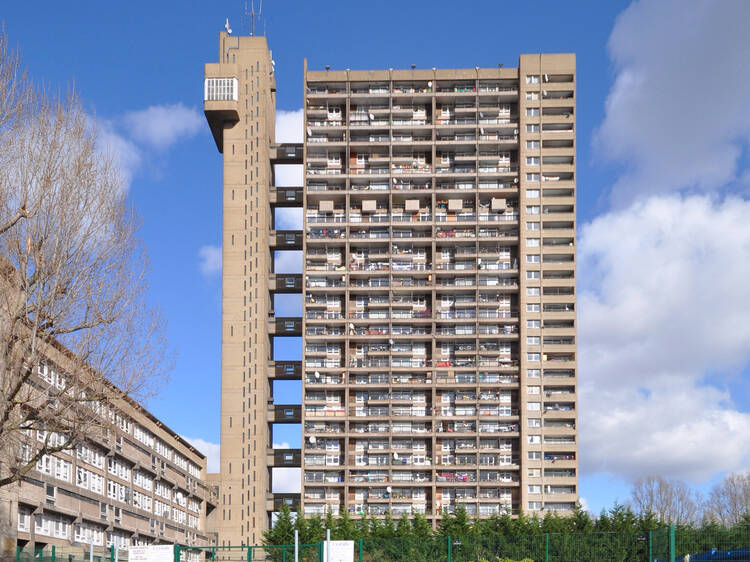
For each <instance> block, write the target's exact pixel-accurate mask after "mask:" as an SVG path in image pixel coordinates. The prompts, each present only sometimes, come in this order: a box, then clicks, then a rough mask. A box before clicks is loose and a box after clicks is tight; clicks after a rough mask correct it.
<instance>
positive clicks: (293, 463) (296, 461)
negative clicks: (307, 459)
mask: <svg viewBox="0 0 750 562" xmlns="http://www.w3.org/2000/svg"><path fill="white" fill-rule="evenodd" d="M267 456H268V459H267V464H268V467H269V468H270V467H276V468H279V467H281V468H296V467H299V466H301V464H300V463H301V460H302V455H301V452H300V450H299V449H269V450H268V453H267Z"/></svg>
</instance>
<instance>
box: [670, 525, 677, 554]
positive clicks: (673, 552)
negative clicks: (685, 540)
mask: <svg viewBox="0 0 750 562" xmlns="http://www.w3.org/2000/svg"><path fill="white" fill-rule="evenodd" d="M675 554H676V553H675V540H674V525H670V526H669V562H675V560H674V559H675Z"/></svg>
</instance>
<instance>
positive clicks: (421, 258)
mask: <svg viewBox="0 0 750 562" xmlns="http://www.w3.org/2000/svg"><path fill="white" fill-rule="evenodd" d="M304 84H305V122H306V123H305V127H306V135H305V154H304V170H305V180H304V181H305V191H304V230H305V243H304V266H303V267H304V270H303V274H304V279H305V289H304V290H305V298H304V304H303V334H304V335H303V345H304V351H303V366H304V367H303V413H302V423H303V457H302V473H303V483H302V500H301V501H302V506H303V513H304V514H305V515H311V514H321V515H322V514H324V513H326V512H327V511H332V512H333V513H338V512H340V511H341V510H343V509H346V510H348V511H349V513H350V514H351V515H352V516H355V517H356V516H359V515H361V514H367V515H384V514H385V513H386V512H388V511H390V512H391V513H392V514H393V515H394V516H400V515H401V514H404V513H406V514H414V513H423V514H426V515H427V516H428V517H430V518H433V519H436V518H437V517H439V514H441V513H445V512H446V511H447V512H454V511H455V509H456V508H457V507H458V506H461V505H463V506H464V507H465V508H466V510H467V512H468V513H469V514H471V515H478V516H480V517H481V516H489V515H492V514H495V513H505V512H507V513H518V512H519V511H520V510H523V511H524V512H527V513H528V512H532V513H533V512H538V511H540V510H553V511H557V512H565V511H570V510H572V509H573V508H574V507H575V504H576V501H577V499H578V495H577V460H576V452H577V443H576V342H575V338H576V316H575V300H576V297H575V286H576V265H575V264H576V258H575V251H576V249H575V237H576V231H575V90H576V88H575V56H574V55H570V54H545V55H521V57H520V61H519V67H518V68H478V67H477V68H473V69H456V70H443V69H439V70H438V69H434V68H433V69H432V70H372V71H350V70H346V71H331V70H325V71H310V70H307V68H306V69H305V80H304Z"/></svg>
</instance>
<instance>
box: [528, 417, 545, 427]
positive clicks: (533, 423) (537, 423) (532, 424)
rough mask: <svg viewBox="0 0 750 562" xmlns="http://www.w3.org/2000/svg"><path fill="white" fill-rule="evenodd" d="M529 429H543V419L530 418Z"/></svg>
mask: <svg viewBox="0 0 750 562" xmlns="http://www.w3.org/2000/svg"><path fill="white" fill-rule="evenodd" d="M527 425H528V427H542V419H541V418H529V419H528V420H527Z"/></svg>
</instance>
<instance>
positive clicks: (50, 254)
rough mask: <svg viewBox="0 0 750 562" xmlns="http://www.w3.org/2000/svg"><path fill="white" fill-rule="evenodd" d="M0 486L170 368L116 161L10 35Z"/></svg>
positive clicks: (1, 252) (3, 75)
mask: <svg viewBox="0 0 750 562" xmlns="http://www.w3.org/2000/svg"><path fill="white" fill-rule="evenodd" d="M0 80H1V82H0V489H1V488H2V486H7V485H9V484H12V483H14V482H17V481H18V480H19V479H21V478H22V477H23V476H24V475H25V474H26V473H27V472H28V471H30V470H31V469H33V468H34V466H35V465H36V463H37V461H38V460H39V459H41V458H42V457H43V456H44V455H49V454H52V453H55V452H58V451H61V450H66V449H72V448H74V447H76V446H77V445H78V444H79V443H81V442H83V441H85V440H86V439H87V436H92V437H93V436H94V435H96V434H97V432H99V431H102V430H106V426H107V424H110V423H116V422H117V421H118V419H119V415H120V414H119V413H118V412H119V411H120V410H119V407H118V405H122V404H123V401H125V400H127V399H128V398H129V397H130V398H135V399H143V398H145V397H146V396H147V395H149V394H150V393H151V392H153V390H154V389H155V388H156V386H157V385H158V383H159V381H162V380H163V379H164V376H165V374H166V371H167V367H168V366H169V361H168V360H167V359H166V357H165V354H164V349H165V344H164V338H163V335H162V334H163V323H162V322H161V320H160V317H159V314H158V312H157V311H156V310H154V309H153V308H151V307H150V306H149V305H148V303H147V302H146V299H145V292H146V288H147V285H146V273H147V270H148V264H147V260H146V256H145V253H144V250H143V247H142V244H141V242H140V241H139V239H138V237H137V230H138V226H139V221H138V219H137V217H136V215H135V213H134V212H133V210H132V209H131V208H130V206H129V204H128V202H127V197H126V193H125V189H124V185H123V181H122V177H121V174H120V171H119V169H118V166H117V162H116V159H115V158H114V157H113V155H112V154H111V153H108V152H107V151H106V150H103V149H102V148H101V147H100V146H99V143H98V137H97V132H96V127H95V125H94V124H93V121H92V119H91V118H90V117H89V116H88V115H87V114H86V112H85V111H84V109H83V107H82V105H81V103H80V102H79V100H78V98H77V97H76V95H75V94H69V95H68V96H53V95H48V94H46V93H45V92H43V91H42V90H41V89H40V88H38V87H35V86H34V85H33V84H31V83H30V81H29V80H28V78H27V77H26V74H25V72H24V71H23V70H22V68H21V63H20V58H19V57H18V55H17V54H16V53H13V52H11V51H10V50H9V49H8V46H7V38H6V37H5V35H4V34H0Z"/></svg>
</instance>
